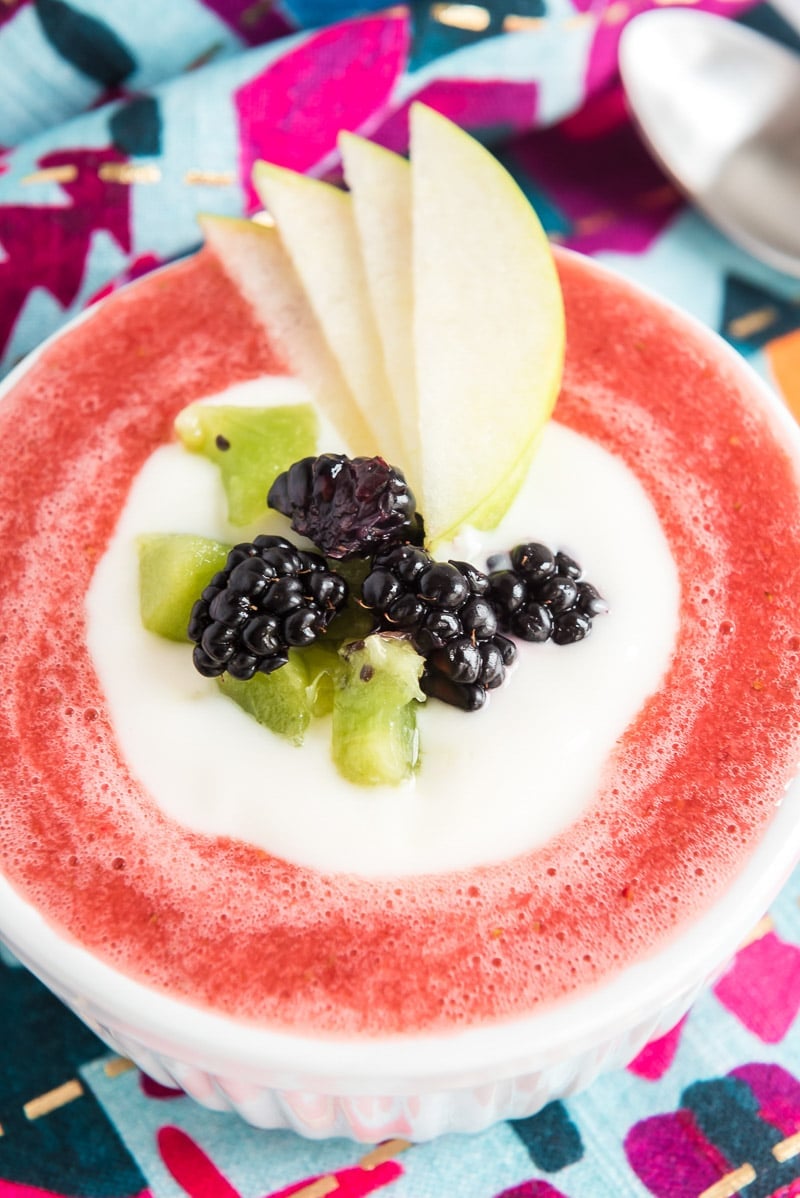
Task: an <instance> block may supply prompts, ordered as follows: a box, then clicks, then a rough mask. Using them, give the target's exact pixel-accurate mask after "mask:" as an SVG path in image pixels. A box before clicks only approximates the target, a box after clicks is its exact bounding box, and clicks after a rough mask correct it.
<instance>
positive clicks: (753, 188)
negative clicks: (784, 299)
mask: <svg viewBox="0 0 800 1198" xmlns="http://www.w3.org/2000/svg"><path fill="white" fill-rule="evenodd" d="M620 72H621V75H622V81H623V84H624V87H625V91H626V95H627V99H628V103H629V105H630V108H631V110H632V113H633V117H634V120H635V121H636V123H637V125H638V127H639V130H640V132H641V134H642V136H643V138H644V140H645V142H646V144H647V145H648V148H649V149H650V151H651V152H652V154H653V156H654V157H655V158H656V160H657V161H658V162H659V164H660V165H661V167H662V168H663V169H664V171H665V172H666V173H667V174H668V175H669V176H670V178H671V179H672V180H673V181H674V182H675V184H676V185H677V186H678V187H679V188H680V189H681V190H682V191H683V192H685V193H686V195H687V196H688V198H689V199H690V200H692V202H693V203H694V204H696V206H697V207H698V208H699V209H700V210H701V211H702V212H703V213H704V214H705V215H706V216H707V217H708V218H709V220H711V221H712V222H713V223H714V224H716V225H717V226H718V227H719V228H720V229H722V230H723V232H725V233H727V234H728V236H729V237H730V238H731V239H732V240H733V241H735V242H737V243H738V244H739V245H741V246H742V247H743V248H744V249H746V250H747V251H748V252H750V253H752V254H754V255H755V256H756V257H757V258H760V259H761V260H762V261H764V262H766V263H768V264H769V265H770V266H774V267H776V268H777V269H778V270H782V271H785V272H786V273H788V274H792V275H796V276H798V277H800V59H799V58H798V57H797V56H796V55H795V54H793V53H792V52H791V51H789V50H787V49H785V48H784V47H783V46H781V45H779V44H778V43H777V42H773V41H772V40H770V39H769V38H767V37H764V36H762V35H761V34H759V33H755V32H753V31H752V30H750V29H747V28H746V27H744V26H742V25H737V24H735V23H733V22H731V21H729V20H726V19H725V18H722V17H716V16H713V15H711V14H710V13H702V12H694V11H687V10H681V9H669V10H662V11H660V12H659V11H654V12H648V13H643V14H642V15H641V16H639V17H637V18H636V19H635V20H634V21H632V22H631V23H630V25H629V26H628V27H627V28H626V30H625V32H624V34H623V37H622V41H621V45H620Z"/></svg>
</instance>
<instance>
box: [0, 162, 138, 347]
mask: <svg viewBox="0 0 800 1198" xmlns="http://www.w3.org/2000/svg"><path fill="white" fill-rule="evenodd" d="M125 161H127V160H126V158H125V157H124V156H123V155H122V154H120V153H119V151H118V150H115V149H113V148H111V147H109V148H108V149H104V150H58V151H57V152H55V153H53V154H47V155H45V157H44V158H40V159H39V162H38V165H39V166H40V167H42V168H43V169H46V168H48V167H56V166H74V167H75V168H76V171H77V173H76V176H75V178H74V179H73V180H72V181H71V182H68V183H62V184H61V185H60V186H61V188H62V190H63V191H65V192H66V194H67V195H68V196H69V198H70V200H71V201H72V202H71V203H70V204H66V205H63V206H58V205H54V204H50V205H46V206H45V205H40V206H34V205H30V204H7V205H4V206H3V207H2V209H0V211H2V216H3V249H4V251H5V254H6V257H5V259H4V260H3V261H0V297H2V302H0V351H2V350H3V348H4V347H5V345H6V343H7V342H8V339H9V337H10V335H11V331H12V329H13V327H14V324H15V323H16V320H17V317H18V316H19V314H20V312H21V311H22V309H23V307H24V305H25V302H26V300H27V298H28V296H29V295H30V293H31V291H33V289H34V288H35V287H42V288H44V289H45V290H46V291H49V292H50V294H51V295H53V296H54V297H55V298H56V299H57V300H58V302H59V303H60V304H62V305H63V306H64V307H66V306H67V305H68V304H70V303H72V301H73V300H74V299H75V297H76V295H77V293H78V289H79V287H80V285H81V282H82V280H83V272H84V269H85V266H86V257H87V255H88V253H89V248H90V246H91V241H92V235H93V234H94V233H96V232H97V231H98V230H100V229H104V230H106V231H107V232H108V233H109V234H110V235H111V236H112V237H113V238H114V240H115V241H116V242H117V244H118V245H119V246H120V248H121V249H123V250H125V251H126V252H128V251H129V250H130V188H128V187H120V185H119V184H118V183H114V182H110V181H104V180H103V179H101V178H100V176H99V174H98V170H99V168H100V167H101V166H103V165H104V164H106V163H121V162H125Z"/></svg>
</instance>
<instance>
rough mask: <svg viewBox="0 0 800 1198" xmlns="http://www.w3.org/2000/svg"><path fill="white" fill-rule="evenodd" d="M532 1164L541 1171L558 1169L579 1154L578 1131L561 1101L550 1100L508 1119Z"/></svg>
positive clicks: (581, 1146) (581, 1154)
mask: <svg viewBox="0 0 800 1198" xmlns="http://www.w3.org/2000/svg"><path fill="white" fill-rule="evenodd" d="M508 1124H509V1127H510V1128H511V1129H512V1131H514V1132H516V1134H517V1135H518V1136H519V1138H520V1140H521V1141H522V1143H523V1144H524V1145H525V1148H526V1149H527V1152H528V1156H529V1157H530V1158H531V1160H532V1161H533V1163H534V1165H536V1166H537V1168H539V1169H543V1170H544V1172H545V1173H558V1171H559V1170H560V1169H565V1168H566V1167H567V1165H574V1164H575V1162H576V1161H579V1160H580V1159H581V1157H582V1156H583V1151H584V1150H583V1141H582V1140H581V1135H580V1132H579V1131H578V1129H577V1127H576V1126H575V1124H574V1123H573V1122H572V1120H571V1119H570V1117H569V1113H568V1112H567V1108H566V1107H565V1106H564V1103H563V1102H550V1103H548V1104H547V1106H546V1107H543V1108H542V1110H541V1111H539V1112H538V1114H536V1115H530V1116H529V1117H528V1118H527V1119H509V1121H508Z"/></svg>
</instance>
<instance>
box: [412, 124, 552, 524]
mask: <svg viewBox="0 0 800 1198" xmlns="http://www.w3.org/2000/svg"><path fill="white" fill-rule="evenodd" d="M411 164H412V169H411V174H412V196H413V199H412V215H413V243H414V253H413V281H414V354H415V363H416V381H417V402H418V416H419V428H420V438H421V446H420V447H421V462H420V486H419V495H418V497H417V498H418V504H419V508H420V510H421V511H422V513H423V515H424V517H425V530H426V535H427V537H428V540H429V542H431V543H433V544H435V543H436V542H442V541H447V540H449V539H450V538H451V537H452V536H454V535H455V534H456V532H457V531H458V530H459V528H461V527H462V526H463V525H465V524H473V525H475V526H477V527H481V528H486V527H492V526H493V525H494V524H496V523H497V521H498V520H499V519H500V517H501V516H502V515H503V513H504V512H505V511H506V510H507V508H508V506H509V504H510V503H511V501H512V499H513V498H514V495H515V494H516V492H517V490H518V488H519V485H520V483H521V481H522V479H523V478H524V475H525V467H526V466H527V464H528V463H529V462H530V459H531V457H532V456H533V453H534V450H535V448H536V443H537V441H538V439H539V435H540V433H541V431H542V429H543V427H544V425H545V423H546V421H547V420H548V418H549V416H550V413H551V412H552V409H553V406H554V404H555V401H556V397H557V395H558V389H559V384H560V380H561V370H562V365H563V358H564V310H563V303H562V298H561V288H560V285H559V281H558V276H557V273H556V268H555V264H554V262H553V258H552V254H551V252H550V247H549V245H548V242H547V237H546V235H545V233H544V230H543V229H542V227H541V224H540V223H539V220H538V218H537V216H536V214H535V212H534V211H533V209H532V208H531V206H530V204H529V202H528V200H527V199H526V198H525V196H524V195H523V193H522V192H521V191H520V189H519V187H518V186H517V184H516V183H515V182H514V180H513V179H512V178H511V177H510V175H509V174H508V173H507V172H506V170H505V169H504V168H503V167H502V166H501V165H500V163H499V162H498V161H497V159H496V158H495V157H494V156H493V155H492V154H490V153H489V151H488V150H486V149H484V147H483V146H481V145H480V144H479V143H478V142H476V141H475V140H474V139H473V138H471V137H470V136H469V135H468V134H466V133H464V132H463V130H461V129H459V128H458V127H457V126H456V125H453V124H452V123H451V122H450V121H448V120H447V119H446V118H445V117H443V116H441V115H440V114H439V113H436V112H434V111H433V110H432V109H430V108H426V107H424V106H423V105H421V104H415V105H414V106H413V107H412V109H411Z"/></svg>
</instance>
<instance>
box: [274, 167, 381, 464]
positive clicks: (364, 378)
mask: <svg viewBox="0 0 800 1198" xmlns="http://www.w3.org/2000/svg"><path fill="white" fill-rule="evenodd" d="M253 183H254V185H255V188H256V191H257V192H258V194H259V196H260V197H261V199H262V201H263V203H264V204H265V206H266V208H267V210H268V212H269V213H270V215H271V216H272V217H273V218H274V220H275V222H276V224H277V226H278V232H279V234H280V237H281V240H282V241H283V244H284V246H285V248H286V251H287V253H288V254H289V257H290V258H291V260H292V263H293V265H294V267H295V270H296V271H297V273H298V275H299V276H300V280H301V282H302V284H303V287H304V288H305V292H306V295H307V296H308V301H309V303H310V305H311V307H312V309H313V311H314V313H315V315H316V317H317V320H318V321H319V325H320V328H321V329H322V332H323V335H324V336H325V338H326V340H327V342H328V345H329V346H330V348H331V350H332V351H333V353H334V355H335V357H336V358H337V360H338V362H339V365H340V367H341V369H342V373H343V374H344V376H345V379H346V380H347V383H348V385H349V387H350V390H351V392H352V393H353V396H354V397H355V400H356V403H357V404H358V406H359V407H360V409H361V413H362V415H363V417H364V419H365V421H366V422H367V423H368V424H369V426H370V428H371V429H372V430H373V432H374V434H375V437H376V439H377V443H378V452H379V453H380V454H381V456H382V457H384V458H386V459H387V460H388V461H389V462H391V463H392V464H393V465H395V466H401V467H402V466H403V465H404V462H403V460H402V459H403V456H404V455H403V451H402V442H401V438H400V433H399V426H398V421H397V417H396V415H395V411H396V409H395V401H394V397H393V396H392V393H391V388H390V386H389V381H388V379H387V376H386V367H385V364H384V360H383V351H382V348H381V343H380V338H379V336H378V330H377V327H376V324H375V319H374V317H373V314H372V308H371V306H370V302H369V296H368V291H367V282H366V278H365V272H364V266H363V263H362V261H361V251H360V248H359V244H358V234H357V232H356V224H355V219H354V216H353V205H352V201H351V198H350V196H349V195H348V194H347V193H346V192H344V191H340V190H339V188H337V187H332V186H331V185H330V184H329V183H322V182H320V181H319V180H318V179H309V178H306V176H304V175H298V174H296V173H295V172H294V171H289V170H284V169H283V167H278V166H271V165H268V164H267V163H264V162H257V163H256V165H255V169H254V171H253Z"/></svg>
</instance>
